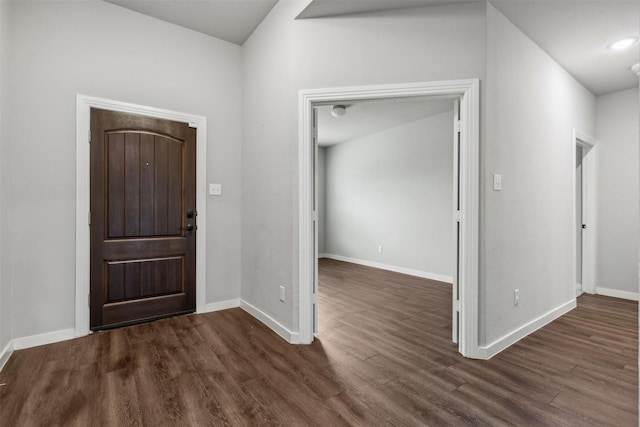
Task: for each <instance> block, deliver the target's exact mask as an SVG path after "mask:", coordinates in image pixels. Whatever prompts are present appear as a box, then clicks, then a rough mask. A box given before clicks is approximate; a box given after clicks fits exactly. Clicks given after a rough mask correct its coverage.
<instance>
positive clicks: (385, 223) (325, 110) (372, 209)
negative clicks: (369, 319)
mask: <svg viewBox="0 0 640 427" xmlns="http://www.w3.org/2000/svg"><path fill="white" fill-rule="evenodd" d="M458 98H459V97H458V96H430V97H412V98H401V99H377V100H368V101H358V102H352V103H349V104H344V105H332V104H322V105H317V106H316V107H315V109H316V115H317V143H318V147H317V153H318V155H317V162H316V194H317V212H318V221H317V224H318V257H319V260H318V293H319V299H320V302H319V303H318V304H317V307H318V321H317V327H318V331H316V332H320V331H322V330H324V331H326V330H327V329H326V325H327V323H325V322H326V321H327V319H330V318H331V319H333V318H339V317H342V316H346V317H348V318H351V317H352V316H353V315H355V314H354V313H353V311H352V310H351V309H349V308H348V307H354V306H357V305H358V304H359V303H364V301H368V302H369V303H370V304H371V305H370V307H371V310H370V311H372V312H376V313H378V315H379V316H381V317H384V314H383V312H385V311H387V310H393V308H392V307H390V304H391V301H393V300H396V298H398V297H399V295H401V294H403V293H405V292H406V294H405V295H406V297H405V298H406V299H407V300H410V301H412V305H413V304H417V301H419V300H420V299H421V298H420V297H419V295H422V293H423V292H424V293H425V295H424V296H423V297H422V305H423V306H430V311H431V312H432V313H435V312H441V311H446V310H450V309H451V301H452V298H451V297H449V298H448V300H449V303H448V304H446V305H444V307H442V305H443V304H442V297H436V296H435V295H437V293H438V292H451V287H450V286H451V285H455V281H454V267H455V266H456V265H457V258H458V253H457V245H456V247H455V250H454V236H457V234H458V229H457V218H455V216H454V212H456V211H457V210H458V198H457V197H456V196H457V190H458V188H457V181H458V177H457V176H456V177H455V179H454V171H456V169H457V163H458V162H457V161H455V162H454V154H456V153H457V144H458V143H459V141H458V134H459V132H458V131H457V126H456V123H457V121H458V120H459V118H458V117H457V110H458V108H457V107H458V102H459V100H458ZM336 110H338V113H336ZM456 160H457V159H456ZM454 224H455V226H454ZM329 260H334V261H337V262H332V261H329ZM342 262H347V263H350V264H352V265H351V266H346V265H344V264H341V263H342ZM359 266H366V267H373V268H375V269H376V270H371V269H367V268H362V267H359ZM380 270H387V271H392V272H396V273H403V275H387V274H386V273H384V272H382V271H380ZM363 275H368V277H369V278H370V280H371V281H370V283H371V286H370V287H367V286H362V280H361V279H362V276H363ZM405 275H409V276H414V277H416V279H414V278H409V277H406V276H405ZM381 276H385V277H388V281H386V282H384V281H380V280H376V279H380V277H381ZM417 278H421V279H422V280H419V279H417ZM437 282H444V283H446V284H448V286H447V285H445V284H444V283H437ZM374 283H376V285H374ZM416 284H421V286H418V287H416V286H415V285H416ZM405 286H406V287H407V288H405ZM389 288H393V289H394V293H396V294H397V295H395V296H385V297H382V296H381V295H383V294H384V292H385V291H386V292H389ZM436 288H437V289H436ZM412 289H413V291H414V293H413V294H412V291H411V290H412ZM427 291H430V292H433V294H431V293H428V294H427ZM338 295H342V296H341V297H338V298H337V300H336V297H337V296H338ZM376 296H377V297H378V298H376ZM345 298H346V299H347V300H345ZM445 299H446V298H445ZM436 300H437V301H439V302H440V304H439V306H437V305H434V304H435V301H436ZM345 304H346V305H345ZM396 310H397V311H398V312H402V311H403V309H402V308H399V307H398V308H396ZM405 310H406V307H405ZM449 319H451V317H450V316H449ZM439 322H440V321H439ZM439 322H437V323H439ZM457 333H458V330H457V323H456V322H453V325H452V330H451V332H450V334H451V335H452V340H453V341H454V342H457V339H458V337H457ZM318 336H322V335H318Z"/></svg>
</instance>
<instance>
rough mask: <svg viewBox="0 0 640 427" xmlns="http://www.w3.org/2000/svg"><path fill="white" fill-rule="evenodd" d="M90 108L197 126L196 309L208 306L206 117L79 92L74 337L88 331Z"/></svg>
mask: <svg viewBox="0 0 640 427" xmlns="http://www.w3.org/2000/svg"><path fill="white" fill-rule="evenodd" d="M91 108H100V109H103V110H110V111H118V112H122V113H129V114H138V115H142V116H148V117H153V118H158V119H166V120H173V121H177V122H182V123H189V126H191V127H195V128H197V129H196V153H197V156H196V208H197V211H198V233H196V311H197V312H198V313H203V312H204V311H205V307H206V300H207V299H206V290H207V288H206V260H207V257H206V255H207V254H206V251H207V247H206V237H207V203H206V202H207V199H206V177H207V161H206V159H207V119H206V117H203V116H197V115H193V114H186V113H179V112H176V111H169V110H163V109H159V108H153V107H146V106H143V105H137V104H129V103H126V102H119V101H113V100H109V99H103V98H96V97H92V96H86V95H80V94H78V95H76V319H75V336H76V337H81V336H84V335H87V334H88V333H89V319H90V311H89V292H90V279H89V271H90V269H89V262H90V248H91V245H90V233H89V211H90V203H89V202H90V194H91V193H90V185H89V180H90V171H91V168H90V149H89V148H90V145H89V135H90V125H91Z"/></svg>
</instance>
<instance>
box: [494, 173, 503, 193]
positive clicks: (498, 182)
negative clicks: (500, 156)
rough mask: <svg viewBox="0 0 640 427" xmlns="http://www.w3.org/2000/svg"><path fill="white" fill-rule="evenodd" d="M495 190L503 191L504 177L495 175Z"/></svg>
mask: <svg viewBox="0 0 640 427" xmlns="http://www.w3.org/2000/svg"><path fill="white" fill-rule="evenodd" d="M493 189H494V191H502V175H498V174H494V175H493Z"/></svg>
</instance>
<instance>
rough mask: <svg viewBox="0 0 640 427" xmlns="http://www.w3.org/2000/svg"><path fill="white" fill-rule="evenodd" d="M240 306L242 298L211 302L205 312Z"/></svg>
mask: <svg viewBox="0 0 640 427" xmlns="http://www.w3.org/2000/svg"><path fill="white" fill-rule="evenodd" d="M237 307H240V298H236V299H230V300H227V301H219V302H210V303H209V304H207V305H206V308H205V313H209V312H212V311H220V310H228V309H230V308H237Z"/></svg>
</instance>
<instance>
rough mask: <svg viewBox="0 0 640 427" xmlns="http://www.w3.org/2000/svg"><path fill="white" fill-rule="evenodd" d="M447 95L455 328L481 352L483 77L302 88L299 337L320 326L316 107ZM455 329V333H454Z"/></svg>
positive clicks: (469, 353)
mask: <svg viewBox="0 0 640 427" xmlns="http://www.w3.org/2000/svg"><path fill="white" fill-rule="evenodd" d="M427 96H449V97H456V98H458V99H459V103H457V104H458V105H459V108H458V110H457V112H456V114H457V120H455V130H456V132H457V133H458V135H459V137H458V144H457V145H458V147H457V153H456V155H457V156H458V158H457V161H456V162H454V164H456V165H458V182H457V184H456V185H455V187H456V188H457V189H458V196H457V197H456V198H455V199H456V200H458V201H459V203H458V204H457V208H458V209H457V210H456V211H455V215H454V216H455V220H456V221H455V222H456V227H455V228H456V230H457V232H458V236H457V238H455V237H454V247H456V249H455V251H456V253H457V262H456V263H455V267H454V270H455V271H454V272H453V274H452V275H453V277H454V280H456V281H457V285H456V284H455V283H454V291H453V301H452V304H453V308H454V309H453V312H452V325H454V326H453V328H452V333H453V334H454V341H456V339H457V342H458V350H459V351H460V353H462V354H463V355H464V356H466V357H476V358H477V357H480V356H481V355H480V354H479V348H478V190H479V188H478V183H479V174H478V156H479V155H478V143H479V131H478V123H479V81H478V80H464V81H452V82H426V83H415V84H404V85H385V86H367V87H352V88H336V89H318V90H304V91H301V92H300V139H299V141H300V147H299V148H300V149H299V178H300V185H299V190H300V198H299V203H300V204H299V208H300V210H299V213H300V216H299V227H300V228H299V272H300V276H299V277H300V282H299V295H298V296H299V307H298V308H299V310H298V312H299V333H298V337H297V342H301V343H310V342H311V341H313V334H314V333H315V332H316V331H317V326H318V323H317V289H318V270H317V255H318V203H317V191H316V190H317V183H316V168H317V161H318V160H317V159H318V151H317V150H318V148H317V140H316V135H317V133H316V131H317V116H316V114H315V111H316V107H318V106H321V105H330V104H331V105H344V104H349V103H354V102H359V101H373V100H389V99H405V98H406V99H410V98H415V97H427ZM456 332H457V334H456Z"/></svg>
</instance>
